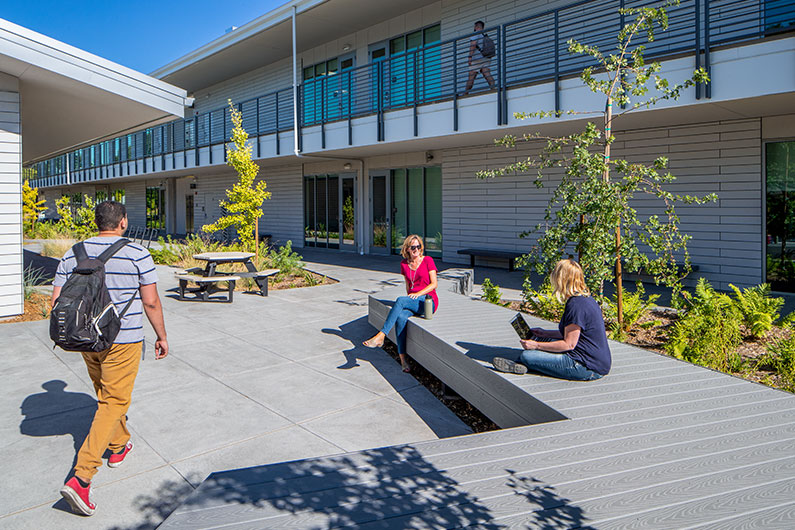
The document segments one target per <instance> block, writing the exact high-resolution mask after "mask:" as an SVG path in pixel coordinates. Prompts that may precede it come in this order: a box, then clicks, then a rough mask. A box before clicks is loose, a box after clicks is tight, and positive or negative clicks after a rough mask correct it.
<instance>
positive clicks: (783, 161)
mask: <svg viewBox="0 0 795 530" xmlns="http://www.w3.org/2000/svg"><path fill="white" fill-rule="evenodd" d="M765 177H766V199H767V200H766V201H765V203H766V212H765V213H766V215H765V217H766V220H767V223H766V224H767V232H766V237H765V239H766V242H765V248H766V249H767V251H766V258H767V259H766V271H767V278H766V279H765V281H766V282H767V283H769V284H770V287H771V288H772V289H773V290H774V291H786V292H790V293H792V292H795V141H790V142H770V143H768V144H766V145H765Z"/></svg>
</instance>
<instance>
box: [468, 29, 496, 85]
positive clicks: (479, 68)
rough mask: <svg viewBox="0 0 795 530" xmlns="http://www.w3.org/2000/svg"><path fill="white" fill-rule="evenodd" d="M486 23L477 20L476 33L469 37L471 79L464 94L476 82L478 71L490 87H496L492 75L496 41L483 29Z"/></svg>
mask: <svg viewBox="0 0 795 530" xmlns="http://www.w3.org/2000/svg"><path fill="white" fill-rule="evenodd" d="M483 28H485V24H484V23H483V22H482V21H480V20H478V21H477V22H475V33H474V35H472V37H470V39H469V58H468V61H467V64H468V65H469V79H467V86H466V89H465V91H464V94H468V93H469V91H470V90H472V86H473V85H474V84H475V77H477V75H478V72H480V73H481V74H482V75H483V79H485V80H486V82H487V83H488V84H489V88H491V89H492V90H493V89H494V78H493V77H492V76H491V59H492V57H494V55H495V52H496V50H495V48H494V41H493V40H491V38H489V36H488V35H487V34H486V33H485V32H484V31H483Z"/></svg>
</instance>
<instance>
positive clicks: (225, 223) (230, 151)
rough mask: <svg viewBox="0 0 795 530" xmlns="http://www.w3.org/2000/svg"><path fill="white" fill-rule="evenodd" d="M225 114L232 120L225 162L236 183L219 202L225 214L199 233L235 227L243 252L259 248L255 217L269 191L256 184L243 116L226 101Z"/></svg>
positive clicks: (257, 166)
mask: <svg viewBox="0 0 795 530" xmlns="http://www.w3.org/2000/svg"><path fill="white" fill-rule="evenodd" d="M229 111H230V114H231V118H232V124H233V125H234V129H232V137H231V140H232V144H233V147H228V148H227V150H226V163H227V164H229V165H230V166H232V168H234V170H235V171H237V174H238V177H239V180H238V182H237V183H235V185H234V186H232V189H231V190H226V196H227V197H228V199H227V200H224V201H221V206H222V207H223V208H224V210H225V212H226V213H225V214H224V215H223V216H222V217H221V218H220V219H218V220H217V221H216V222H214V223H212V224H209V225H204V226H203V227H202V230H205V231H207V232H216V231H218V230H224V229H226V228H229V227H230V226H235V227H236V228H237V235H238V237H239V238H240V241H241V242H242V243H243V246H244V247H245V248H247V249H252V247H253V249H254V251H255V252H258V249H259V230H258V224H259V218H260V217H262V203H263V202H265V200H266V199H270V196H271V194H270V192H269V191H265V188H266V187H267V185H266V184H265V181H262V180H261V181H259V182H258V183H257V184H256V185H255V184H254V179H256V178H257V173H258V172H259V165H257V163H256V162H254V161H253V160H252V159H251V152H252V148H251V145H249V144H248V133H246V130H245V129H244V128H243V114H242V113H241V112H240V111H239V110H238V109H237V108H236V107H235V105H234V104H233V103H232V100H231V99H230V100H229Z"/></svg>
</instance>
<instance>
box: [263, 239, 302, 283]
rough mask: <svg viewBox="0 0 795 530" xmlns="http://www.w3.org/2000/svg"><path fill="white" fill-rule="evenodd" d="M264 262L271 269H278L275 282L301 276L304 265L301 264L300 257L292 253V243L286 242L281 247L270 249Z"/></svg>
mask: <svg viewBox="0 0 795 530" xmlns="http://www.w3.org/2000/svg"><path fill="white" fill-rule="evenodd" d="M266 262H267V263H268V265H269V266H270V268H273V269H279V271H280V272H279V273H278V274H277V275H276V281H279V280H282V279H284V278H285V277H286V276H289V275H296V276H297V275H302V273H303V272H304V270H303V269H304V264H303V263H302V262H301V255H300V254H298V253H297V252H293V242H292V241H287V243H285V245H284V246H283V247H278V248H274V249H271V250H270V251H269V252H268V255H267V257H266Z"/></svg>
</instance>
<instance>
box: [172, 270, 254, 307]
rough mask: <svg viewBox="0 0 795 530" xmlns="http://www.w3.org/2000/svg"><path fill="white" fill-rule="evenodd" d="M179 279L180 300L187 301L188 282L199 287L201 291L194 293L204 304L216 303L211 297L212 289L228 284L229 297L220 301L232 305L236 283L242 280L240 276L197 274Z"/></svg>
mask: <svg viewBox="0 0 795 530" xmlns="http://www.w3.org/2000/svg"><path fill="white" fill-rule="evenodd" d="M177 279H179V299H180V300H185V291H187V290H188V289H187V288H188V282H193V283H196V284H198V285H199V289H197V290H195V291H193V292H195V293H196V294H197V296H198V297H199V299H200V300H202V301H203V302H209V301H215V299H211V298H210V297H209V294H210V288H211V287H212V286H213V285H216V284H218V283H221V282H226V283H227V286H226V290H227V297H226V299H220V300H218V301H222V302H227V303H232V297H233V293H234V292H235V282H237V281H238V280H240V276H233V275H221V276H197V275H195V274H178V275H177Z"/></svg>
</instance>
